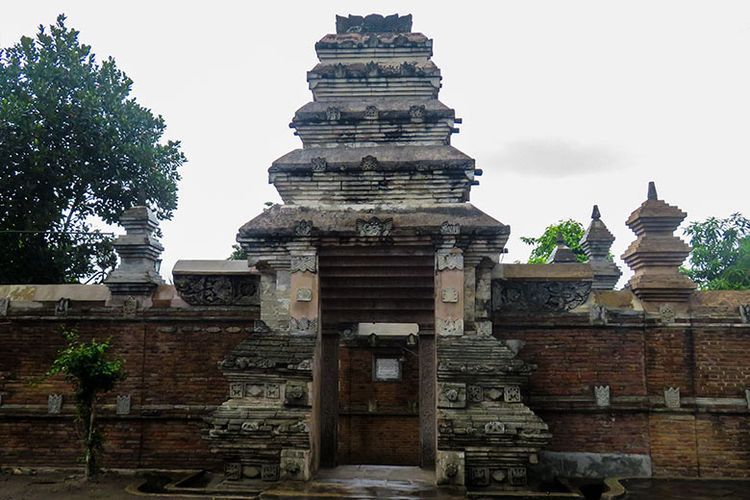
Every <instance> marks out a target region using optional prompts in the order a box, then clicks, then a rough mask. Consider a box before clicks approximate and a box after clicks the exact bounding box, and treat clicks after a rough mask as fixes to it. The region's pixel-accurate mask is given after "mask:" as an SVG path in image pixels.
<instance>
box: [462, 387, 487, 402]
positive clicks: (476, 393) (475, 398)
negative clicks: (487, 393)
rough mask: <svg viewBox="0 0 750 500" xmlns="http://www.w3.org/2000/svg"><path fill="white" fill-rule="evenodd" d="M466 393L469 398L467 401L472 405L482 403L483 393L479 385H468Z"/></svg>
mask: <svg viewBox="0 0 750 500" xmlns="http://www.w3.org/2000/svg"><path fill="white" fill-rule="evenodd" d="M466 393H467V394H468V396H469V401H471V402H472V403H481V402H482V401H484V391H483V390H482V386H481V385H470V386H468V387H467V388H466Z"/></svg>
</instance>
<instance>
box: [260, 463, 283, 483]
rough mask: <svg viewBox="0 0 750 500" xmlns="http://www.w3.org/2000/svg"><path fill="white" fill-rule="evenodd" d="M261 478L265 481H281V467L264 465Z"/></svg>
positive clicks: (261, 469)
mask: <svg viewBox="0 0 750 500" xmlns="http://www.w3.org/2000/svg"><path fill="white" fill-rule="evenodd" d="M260 478H261V479H262V480H263V481H278V480H279V466H278V465H270V464H263V465H262V466H261V468H260Z"/></svg>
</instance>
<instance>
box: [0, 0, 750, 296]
mask: <svg viewBox="0 0 750 500" xmlns="http://www.w3.org/2000/svg"><path fill="white" fill-rule="evenodd" d="M61 12H64V13H65V14H66V15H67V16H68V23H67V24H68V25H69V26H71V27H74V28H76V29H78V30H79V31H80V32H81V35H80V39H81V41H82V42H84V43H87V44H90V45H92V47H93V51H94V52H95V53H96V54H97V57H98V60H100V61H101V60H102V59H104V58H105V57H107V56H112V57H114V58H115V59H116V61H117V64H118V66H119V67H120V68H121V69H122V70H124V71H125V73H126V74H127V75H128V76H129V77H130V78H131V79H133V80H134V82H135V83H134V95H135V97H136V98H137V100H138V101H139V102H140V103H141V104H142V105H144V106H146V107H149V108H151V109H152V110H153V111H154V112H155V113H158V114H161V115H163V116H164V118H165V120H166V123H167V132H166V134H165V137H166V138H168V139H177V140H181V141H182V145H183V150H184V152H185V154H186V156H187V158H188V160H189V162H188V163H187V164H186V165H185V167H183V169H182V181H181V182H180V186H179V196H180V201H179V208H178V210H177V211H176V213H175V216H174V218H173V220H171V221H166V222H163V223H162V230H163V233H164V238H163V243H164V246H165V247H166V250H165V253H164V255H163V260H164V263H163V266H162V274H163V275H164V276H165V278H167V279H169V280H171V269H172V266H173V265H174V262H175V261H176V260H178V259H200V258H205V259H222V258H226V257H227V256H228V255H229V253H230V252H231V245H232V244H233V243H234V238H235V235H236V233H237V229H238V228H239V227H240V226H241V225H242V224H243V223H245V222H246V221H248V220H250V219H251V218H253V217H254V216H255V215H257V214H258V213H260V212H261V210H262V209H263V206H264V202H266V201H272V202H278V201H280V199H279V197H278V195H277V194H276V192H275V190H274V189H273V186H271V185H269V184H268V183H267V180H268V175H267V169H268V167H269V166H270V165H271V162H272V161H273V160H275V159H276V158H278V157H280V156H282V155H284V154H285V153H287V152H288V151H290V150H292V149H295V148H299V147H301V142H300V141H299V140H298V139H297V138H296V137H294V135H293V134H292V130H291V129H289V128H288V124H289V122H290V121H291V118H292V116H293V114H294V111H295V110H296V109H297V108H299V107H301V106H302V105H303V104H305V103H306V102H308V101H310V100H312V96H311V94H310V92H309V90H308V88H307V83H306V81H305V72H306V71H308V70H309V69H311V68H312V67H313V66H314V65H315V63H316V62H317V59H316V57H315V51H314V47H313V46H314V43H315V42H316V41H317V40H319V39H320V38H321V37H322V36H323V35H324V34H326V33H331V32H335V23H334V16H335V15H336V14H342V15H346V14H349V13H351V14H368V13H371V12H377V13H381V14H392V13H396V12H398V13H400V14H407V13H411V14H412V15H413V17H414V26H413V31H418V32H422V33H425V34H426V35H427V36H429V37H430V38H432V39H433V40H434V57H433V60H434V61H435V63H436V64H437V65H438V67H440V69H441V71H442V75H443V88H442V90H441V93H440V100H441V101H442V102H443V103H445V104H446V105H448V106H450V107H452V108H455V109H456V113H457V116H459V117H461V118H463V125H461V126H460V129H461V132H460V133H459V134H458V135H454V136H453V139H452V144H453V145H454V146H455V147H457V148H458V149H460V150H461V151H463V152H464V153H466V154H468V155H470V156H472V157H474V158H475V159H476V161H477V166H478V167H479V168H481V169H483V170H484V175H483V176H482V177H481V178H480V181H481V184H480V185H479V186H476V187H474V189H473V191H472V200H471V201H472V203H473V204H474V205H476V206H477V207H478V208H480V209H482V210H483V211H485V212H486V213H488V214H489V215H491V216H493V217H495V218H496V219H498V220H500V221H502V222H504V223H506V224H509V225H510V226H511V238H510V240H509V242H508V249H509V254H508V255H506V256H504V261H505V262H512V261H516V260H520V261H522V262H523V261H525V260H526V259H527V258H528V254H529V251H530V247H528V246H527V245H524V244H523V243H521V242H520V240H519V238H520V237H521V236H537V235H539V234H541V232H542V231H543V230H544V228H545V227H546V226H547V225H549V224H551V223H554V222H556V221H558V220H561V219H567V218H573V219H577V220H579V221H581V222H583V223H584V225H588V221H589V217H590V214H591V207H592V205H593V204H594V203H597V204H598V205H599V207H600V209H601V212H602V220H603V221H604V222H605V223H606V224H607V225H608V227H609V228H610V230H611V231H612V232H613V233H614V234H615V236H616V238H617V239H616V241H615V243H614V246H613V253H614V254H615V255H616V256H619V255H620V254H622V252H623V251H624V250H625V248H626V247H627V246H628V245H629V244H630V243H631V242H632V241H633V239H634V235H633V233H632V232H631V231H630V230H629V229H628V228H627V227H626V226H625V224H624V222H625V220H626V218H627V216H628V215H629V214H630V212H632V211H633V210H634V209H635V208H637V207H638V206H639V205H640V203H641V202H643V201H644V200H645V199H646V188H647V183H648V181H650V180H654V181H656V185H657V189H658V192H659V197H660V198H661V199H664V200H665V201H667V202H668V203H670V204H674V205H678V206H679V207H680V208H682V209H683V210H684V211H686V212H687V213H688V221H691V220H700V219H704V218H706V217H709V216H719V217H725V216H728V215H729V214H731V213H733V212H742V213H744V214H745V215H746V216H750V196H749V195H748V193H749V192H750V182H749V181H750V147H748V146H750V64H748V63H749V62H750V2H746V1H734V2H733V1H721V2H716V1H684V0H683V1H659V2H654V1H629V2H617V3H615V2H602V1H600V0H597V1H565V2H560V1H557V0H555V1H523V2H521V1H515V2H491V3H490V2H479V1H475V2H471V1H464V2H450V3H449V2H435V1H400V2H394V1H390V0H384V1H378V2H371V1H359V2H356V3H353V2H345V1H330V2H328V1H317V2H302V1H300V2H291V1H281V0H277V1H275V2H262V3H261V2H223V1H212V2H178V1H164V0H161V1H153V0H152V1H148V2H146V1H139V0H135V1H133V0H131V1H129V2H118V3H115V2H100V1H98V2H97V1H72V0H71V1H66V2H59V1H43V0H36V1H33V2H12V3H8V4H7V5H4V7H3V15H2V16H0V46H3V47H5V46H8V45H11V44H12V43H14V42H16V41H17V40H18V39H19V38H20V37H21V36H22V35H28V36H32V35H34V34H35V32H36V30H37V26H38V25H39V24H45V25H48V24H51V23H53V22H54V20H55V18H56V16H57V15H58V14H59V13H61ZM116 230H117V231H118V232H119V229H116ZM617 260H618V263H619V264H620V266H621V267H622V268H623V270H626V269H627V268H626V266H625V265H624V264H623V263H622V262H621V261H620V260H619V257H618V259H617ZM621 284H622V283H621Z"/></svg>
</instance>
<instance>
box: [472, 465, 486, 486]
mask: <svg viewBox="0 0 750 500" xmlns="http://www.w3.org/2000/svg"><path fill="white" fill-rule="evenodd" d="M468 482H469V484H471V485H472V486H489V485H490V470H489V469H488V468H487V467H470V468H469V478H468Z"/></svg>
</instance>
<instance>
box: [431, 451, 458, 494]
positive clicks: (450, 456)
mask: <svg viewBox="0 0 750 500" xmlns="http://www.w3.org/2000/svg"><path fill="white" fill-rule="evenodd" d="M464 456H465V455H464V452H463V451H443V450H438V451H437V457H436V460H435V462H436V464H435V465H436V467H435V476H436V477H435V479H436V482H437V484H454V485H459V486H461V485H463V484H464V462H465V458H464Z"/></svg>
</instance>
